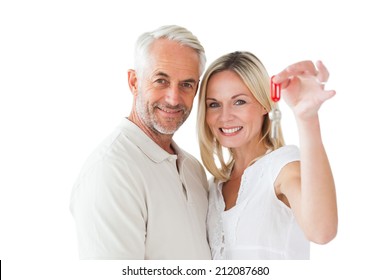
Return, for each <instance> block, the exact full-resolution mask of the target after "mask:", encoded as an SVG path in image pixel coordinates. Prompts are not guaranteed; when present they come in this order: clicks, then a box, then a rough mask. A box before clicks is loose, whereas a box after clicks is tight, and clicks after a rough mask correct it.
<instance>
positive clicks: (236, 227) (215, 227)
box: [207, 146, 310, 260]
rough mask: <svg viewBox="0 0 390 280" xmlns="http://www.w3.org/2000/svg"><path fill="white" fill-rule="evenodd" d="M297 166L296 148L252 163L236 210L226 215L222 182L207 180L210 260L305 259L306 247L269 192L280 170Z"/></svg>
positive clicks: (289, 214)
mask: <svg viewBox="0 0 390 280" xmlns="http://www.w3.org/2000/svg"><path fill="white" fill-rule="evenodd" d="M298 160H299V150H298V148H297V147H296V146H284V147H281V148H279V149H277V150H275V151H273V152H271V153H268V154H266V155H265V156H264V157H262V158H260V159H259V160H257V161H256V162H255V163H254V164H252V165H251V166H249V167H248V168H247V169H245V171H244V173H243V175H242V177H241V185H240V190H239V193H238V198H237V202H236V205H235V206H234V207H233V208H231V209H229V210H227V211H224V209H225V202H224V199H223V196H222V185H223V182H214V179H213V178H212V179H211V180H210V182H209V183H210V193H209V212H208V217H207V230H208V238H209V243H210V247H211V253H212V257H213V259H241V260H244V259H263V260H277V259H281V260H288V259H301V260H302V259H309V258H310V242H309V241H308V240H307V239H306V237H305V235H304V233H303V232H302V230H301V229H300V227H299V226H298V224H297V222H296V220H295V218H294V215H293V213H292V211H291V209H290V208H289V207H287V206H286V205H285V204H284V203H283V202H282V201H280V200H279V199H278V198H277V197H276V195H275V189H274V182H275V179H276V177H277V176H278V174H279V172H280V170H281V169H282V168H283V166H285V165H286V164H288V163H290V162H293V161H298Z"/></svg>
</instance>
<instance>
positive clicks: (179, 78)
mask: <svg viewBox="0 0 390 280" xmlns="http://www.w3.org/2000/svg"><path fill="white" fill-rule="evenodd" d="M137 76H138V93H137V96H136V100H135V102H136V104H135V105H136V112H137V115H138V117H139V118H140V119H141V120H142V122H143V123H144V125H146V127H147V129H150V130H152V131H153V132H154V133H156V132H158V133H161V134H173V133H174V132H175V131H176V130H177V129H178V128H179V127H180V126H181V125H182V124H183V123H184V121H185V120H186V119H187V117H188V116H189V114H190V112H191V109H192V104H193V101H194V97H195V95H196V91H197V87H198V82H199V58H198V55H197V53H196V52H195V51H194V50H192V49H191V48H189V47H185V46H181V45H180V44H178V43H176V42H173V41H170V40H166V39H159V40H157V41H156V42H154V43H153V44H152V46H151V49H150V56H149V60H148V61H147V62H146V64H145V65H144V67H143V72H142V73H139V74H138V75H137Z"/></svg>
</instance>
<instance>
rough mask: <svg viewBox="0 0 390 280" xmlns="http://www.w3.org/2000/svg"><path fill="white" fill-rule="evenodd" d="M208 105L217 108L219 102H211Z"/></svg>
mask: <svg viewBox="0 0 390 280" xmlns="http://www.w3.org/2000/svg"><path fill="white" fill-rule="evenodd" d="M207 107H209V108H217V107H219V104H218V103H217V102H210V103H209V104H208V106H207Z"/></svg>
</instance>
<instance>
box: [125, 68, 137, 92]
mask: <svg viewBox="0 0 390 280" xmlns="http://www.w3.org/2000/svg"><path fill="white" fill-rule="evenodd" d="M127 82H128V84H129V88H130V91H131V92H132V93H133V95H137V94H138V79H137V73H136V72H135V70H133V69H129V70H128V71H127Z"/></svg>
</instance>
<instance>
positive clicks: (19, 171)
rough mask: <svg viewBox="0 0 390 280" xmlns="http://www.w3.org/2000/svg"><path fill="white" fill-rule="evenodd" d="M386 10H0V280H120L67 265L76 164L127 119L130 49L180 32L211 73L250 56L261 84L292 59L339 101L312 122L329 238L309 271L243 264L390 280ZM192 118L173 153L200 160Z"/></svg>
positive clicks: (231, 5) (275, 272)
mask: <svg viewBox="0 0 390 280" xmlns="http://www.w3.org/2000/svg"><path fill="white" fill-rule="evenodd" d="M385 4H386V1H378V0H371V1H333V2H332V1H303V0H300V1H288V0H285V1H281V0H279V1H274V0H272V1H271V0H268V1H249V0H239V1H230V0H225V1H211V0H209V1H180V0H176V1H173V0H164V1H162V0H160V1H151V0H139V1H130V0H129V1H124V0H123V1H118V0H111V1H98V0H96V1H83V0H79V1H70V0H68V1H43V0H36V1H27V0H25V1H17V0H2V1H1V2H0V94H1V95H0V122H1V126H0V129H1V132H0V141H1V145H0V168H1V169H0V172H1V173H0V259H1V260H2V274H3V276H4V277H5V279H38V278H39V279H125V277H124V276H121V268H122V266H124V267H126V265H128V264H131V263H132V262H115V263H112V262H80V261H78V255H77V244H76V242H77V241H76V233H75V228H74V223H73V220H72V216H71V214H70V211H69V198H70V192H71V189H72V185H73V182H74V181H75V179H76V176H77V174H78V172H79V170H80V168H81V166H82V164H83V163H84V160H85V159H86V157H87V156H88V155H89V153H90V152H91V151H92V150H93V149H94V148H95V147H96V146H97V145H98V143H99V142H100V141H101V140H103V138H104V137H105V136H106V135H108V134H109V133H110V132H111V131H112V130H113V128H114V127H115V126H116V125H117V124H118V123H119V121H120V119H121V118H122V117H125V116H127V115H128V114H129V112H130V108H131V103H132V96H131V93H130V91H129V89H128V86H127V69H128V68H131V67H132V65H133V64H132V63H133V45H134V42H135V40H136V39H137V37H138V35H139V34H141V33H143V32H144V31H150V30H152V29H155V28H157V27H158V26H160V25H165V24H178V25H182V26H184V27H186V28H188V29H189V30H191V31H192V32H193V33H194V34H195V35H196V36H197V37H198V38H199V40H200V41H201V42H202V44H203V45H204V47H205V49H206V54H207V58H208V63H210V62H211V61H213V60H214V59H215V58H217V57H218V56H220V55H222V54H225V53H227V52H231V51H235V50H248V51H251V52H253V53H255V54H256V55H257V56H258V57H259V58H260V59H261V60H262V61H263V63H264V64H265V66H266V68H267V69H268V71H269V73H270V74H271V75H272V74H274V73H276V72H278V71H280V70H282V69H283V68H284V67H286V66H288V65H289V64H291V63H294V62H296V61H299V60H306V59H311V60H317V59H321V60H323V61H324V63H325V65H327V67H328V68H329V71H330V73H331V76H330V80H329V83H328V84H327V87H328V88H329V89H335V90H336V91H337V94H336V96H335V97H334V98H333V99H331V100H329V101H328V102H326V103H325V104H324V106H323V107H322V108H321V110H320V118H321V123H322V131H323V140H324V142H325V145H326V148H327V151H328V156H329V158H330V161H331V164H332V168H333V172H334V176H335V180H336V184H337V194H338V205H339V232H338V235H337V237H336V238H335V239H334V240H333V241H332V242H331V243H329V244H327V245H325V246H318V245H313V246H312V257H311V259H312V260H311V261H308V262H303V264H302V262H276V263H275V262H257V263H256V262H255V263H253V262H252V263H251V264H254V265H262V264H264V263H265V264H269V265H270V267H271V268H272V273H271V274H270V275H271V276H270V277H268V279H278V277H279V276H282V275H283V276H289V277H291V278H292V279H302V278H304V279H306V278H305V277H308V278H307V279H309V278H313V277H315V278H316V279H329V278H330V277H332V278H333V277H337V276H344V277H348V279H352V278H354V277H355V276H362V277H367V278H368V277H373V279H375V278H379V277H378V276H381V277H380V278H381V279H384V278H385V277H383V276H384V275H389V274H390V273H389V271H388V267H386V266H387V265H388V252H389V250H390V243H389V236H390V230H389V220H390V219H389V213H390V209H389V208H390V206H389V203H387V202H388V195H389V187H390V183H389V179H388V176H387V175H388V174H389V166H390V165H389V163H388V158H389V155H390V153H389V140H390V139H389V136H388V135H385V132H387V133H388V124H387V122H388V120H389V114H388V110H389V109H388V108H389V106H388V104H387V101H388V100H389V98H388V94H389V63H390V55H389V50H390V43H389V26H390V20H389V13H388V11H389V9H388V8H386V6H385ZM282 102H283V101H282ZM196 104H197V103H196V102H195V104H194V106H195V108H196ZM281 106H282V112H283V120H282V126H283V130H284V135H285V139H286V142H287V143H288V144H298V139H297V134H296V127H295V122H294V119H293V117H292V115H291V114H290V112H289V109H288V108H286V107H285V106H284V104H283V103H282V104H281ZM195 115H196V110H193V113H192V114H191V117H190V119H189V120H188V121H187V122H186V123H185V124H184V125H183V127H182V128H181V129H180V130H179V132H178V133H177V134H176V135H175V140H176V141H177V142H178V143H179V144H180V145H181V146H182V147H183V148H184V149H186V150H188V151H190V152H192V153H193V154H194V155H195V156H197V157H198V148H197V142H196V134H195ZM386 258H387V261H386ZM144 263H145V262H144ZM184 263H185V262H184ZM141 264H142V262H141ZM146 264H148V265H150V266H152V267H153V265H152V264H153V263H150V262H149V263H146ZM167 264H169V265H171V266H173V267H175V266H176V264H177V262H170V263H169V262H168V263H167ZM191 264H192V263H185V265H191ZM197 264H198V265H199V266H202V265H203V266H211V264H210V263H197ZM232 264H236V263H228V265H232ZM241 264H242V263H241ZM212 265H214V264H212ZM193 266H195V264H194V265H193ZM190 267H191V266H190ZM272 277H274V278H272ZM133 278H134V277H133ZM184 278H185V277H182V278H178V279H184ZM205 278H206V277H203V278H199V279H205ZM140 279H145V277H143V278H142V277H141V278H140ZM193 279H195V278H194V277H193ZM210 279H211V278H210Z"/></svg>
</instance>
